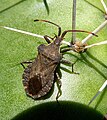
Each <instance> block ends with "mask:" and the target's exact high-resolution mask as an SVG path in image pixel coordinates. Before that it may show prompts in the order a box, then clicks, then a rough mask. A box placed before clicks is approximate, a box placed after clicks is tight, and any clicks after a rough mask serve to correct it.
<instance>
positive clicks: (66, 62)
mask: <svg viewBox="0 0 107 120" xmlns="http://www.w3.org/2000/svg"><path fill="white" fill-rule="evenodd" d="M77 60H78V59H77ZM77 60H76V61H75V62H73V63H72V62H70V61H67V60H61V61H60V63H62V64H66V65H70V66H71V67H72V71H69V73H73V74H79V73H77V72H75V71H74V64H75V63H76V62H77ZM62 69H63V68H62ZM66 71H68V70H66Z"/></svg>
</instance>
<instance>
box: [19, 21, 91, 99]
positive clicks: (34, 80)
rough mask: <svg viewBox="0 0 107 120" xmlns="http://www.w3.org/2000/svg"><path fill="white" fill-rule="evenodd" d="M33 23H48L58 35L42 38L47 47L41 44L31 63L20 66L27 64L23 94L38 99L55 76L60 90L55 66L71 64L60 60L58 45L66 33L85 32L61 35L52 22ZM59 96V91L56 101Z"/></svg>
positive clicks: (43, 94)
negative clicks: (54, 28)
mask: <svg viewBox="0 0 107 120" xmlns="http://www.w3.org/2000/svg"><path fill="white" fill-rule="evenodd" d="M34 21H41V22H48V23H50V24H53V25H55V26H57V27H58V35H55V37H54V38H51V37H49V36H47V35H45V36H44V39H45V40H46V41H47V43H48V45H45V44H41V45H39V46H38V55H37V57H36V58H35V60H34V61H33V62H22V63H21V64H22V65H23V64H24V63H28V64H29V65H28V66H27V68H25V70H24V73H23V85H24V88H25V92H26V94H27V95H28V96H30V97H31V98H33V99H39V98H41V97H43V96H45V95H46V94H47V93H48V92H49V91H50V90H51V88H52V85H53V83H54V80H55V75H56V76H57V79H58V84H59V88H61V81H60V78H59V75H58V72H57V66H58V65H59V64H60V63H67V64H72V63H71V62H69V61H65V60H62V53H63V50H62V53H61V51H60V45H61V42H62V40H63V39H64V36H65V35H66V33H67V32H87V31H82V30H66V31H64V32H63V33H62V34H61V27H60V26H59V25H57V24H55V23H53V22H50V21H47V20H34ZM87 33H90V32H87ZM91 34H93V33H91ZM50 39H51V40H53V42H51V41H50ZM72 65H73V64H72ZM23 67H24V65H23ZM72 70H73V69H72ZM72 72H73V71H72ZM60 95H61V92H60V90H59V91H58V94H57V96H56V99H57V100H58V98H59V96H60Z"/></svg>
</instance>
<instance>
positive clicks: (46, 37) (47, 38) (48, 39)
mask: <svg viewBox="0 0 107 120" xmlns="http://www.w3.org/2000/svg"><path fill="white" fill-rule="evenodd" d="M56 37H57V36H56V34H55V36H54V37H53V38H52V37H50V36H48V35H45V36H44V39H45V40H46V42H47V43H48V44H49V43H51V40H54V38H56Z"/></svg>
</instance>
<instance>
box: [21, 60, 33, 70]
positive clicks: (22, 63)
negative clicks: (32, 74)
mask: <svg viewBox="0 0 107 120" xmlns="http://www.w3.org/2000/svg"><path fill="white" fill-rule="evenodd" d="M30 63H32V61H24V62H21V63H20V64H21V65H22V67H23V68H24V69H25V66H24V64H30Z"/></svg>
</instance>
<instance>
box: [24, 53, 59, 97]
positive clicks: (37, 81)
mask: <svg viewBox="0 0 107 120" xmlns="http://www.w3.org/2000/svg"><path fill="white" fill-rule="evenodd" d="M57 64H58V63H55V61H53V60H51V59H50V58H48V57H44V56H43V55H42V54H39V55H38V56H37V58H36V60H35V61H34V62H33V63H32V64H29V66H28V67H27V68H26V69H25V71H24V74H23V85H24V87H25V91H26V94H27V95H28V96H30V97H32V98H33V99H37V98H40V97H42V96H44V95H46V94H47V93H48V92H49V91H50V89H51V88H52V85H53V82H54V72H55V69H56V67H57Z"/></svg>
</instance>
